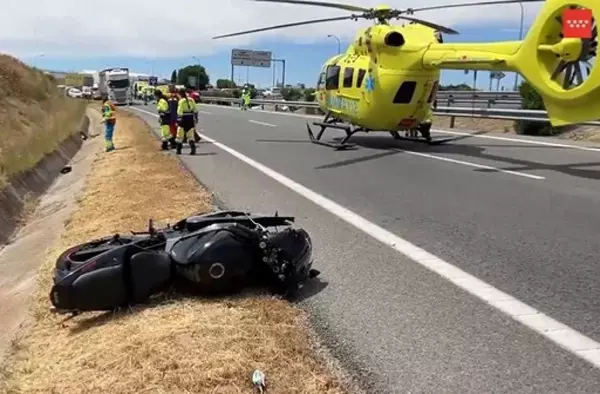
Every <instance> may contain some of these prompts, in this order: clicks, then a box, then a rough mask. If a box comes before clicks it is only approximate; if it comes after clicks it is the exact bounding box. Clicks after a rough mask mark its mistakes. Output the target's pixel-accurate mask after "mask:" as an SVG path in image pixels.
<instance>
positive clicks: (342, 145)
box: [306, 114, 363, 150]
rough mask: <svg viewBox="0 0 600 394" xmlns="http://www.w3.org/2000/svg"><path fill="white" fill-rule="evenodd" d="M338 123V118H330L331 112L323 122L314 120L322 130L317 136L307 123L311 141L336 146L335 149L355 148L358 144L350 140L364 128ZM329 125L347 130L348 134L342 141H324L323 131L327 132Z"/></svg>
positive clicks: (331, 146) (314, 123)
mask: <svg viewBox="0 0 600 394" xmlns="http://www.w3.org/2000/svg"><path fill="white" fill-rule="evenodd" d="M336 123H337V120H336V119H334V118H330V115H329V114H328V115H327V116H325V119H324V120H323V122H313V125H315V126H320V127H321V130H319V134H317V136H316V137H315V135H314V134H313V132H312V130H311V128H310V126H309V125H308V123H307V124H306V129H307V131H308V137H309V138H310V142H312V143H313V144H317V145H323V146H328V147H330V148H334V149H335V150H346V149H350V148H355V147H356V144H354V143H349V142H348V140H349V139H350V137H352V136H353V135H354V134H355V133H357V132H359V131H363V129H362V128H360V127H357V128H352V127H351V126H348V125H339V124H336ZM328 127H331V128H333V129H338V130H344V131H345V132H346V136H345V137H344V138H343V139H342V140H341V141H340V142H330V141H322V140H321V137H322V136H323V133H324V132H325V130H327V128H328Z"/></svg>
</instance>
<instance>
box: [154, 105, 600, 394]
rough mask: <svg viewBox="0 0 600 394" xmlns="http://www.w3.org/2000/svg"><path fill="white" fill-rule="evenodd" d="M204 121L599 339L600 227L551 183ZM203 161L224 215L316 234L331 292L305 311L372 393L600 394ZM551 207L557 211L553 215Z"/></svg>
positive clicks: (266, 128)
mask: <svg viewBox="0 0 600 394" xmlns="http://www.w3.org/2000/svg"><path fill="white" fill-rule="evenodd" d="M203 111H205V112H206V114H203V116H202V128H203V129H204V130H203V133H204V134H206V135H209V136H211V137H213V138H215V139H217V140H218V141H220V142H222V143H225V144H226V145H228V146H230V147H232V148H234V149H236V150H238V151H240V152H242V153H244V154H245V155H247V156H249V157H251V158H253V159H255V160H258V161H260V162H261V163H263V164H265V165H267V166H269V167H270V168H273V169H275V170H276V171H278V172H280V173H282V174H284V175H286V176H288V177H290V178H292V179H293V180H295V181H297V182H300V183H302V184H303V185H305V186H307V187H309V188H311V189H312V190H315V191H317V192H318V193H320V194H322V195H324V196H326V197H329V198H331V199H333V200H334V201H336V202H337V203H339V204H342V205H344V206H346V207H348V208H349V209H351V210H353V211H355V212H358V213H359V214H361V215H362V216H364V217H366V218H368V219H369V220H371V221H373V222H375V223H377V224H379V225H380V226H382V227H385V228H387V229H389V230H391V231H393V232H395V233H398V234H399V235H401V236H402V237H403V238H405V239H407V240H409V241H411V242H413V243H414V244H416V245H419V246H422V247H423V248H425V249H426V250H428V251H430V252H433V253H435V254H436V255H438V256H441V257H443V258H444V259H446V260H447V261H451V262H452V263H453V264H455V265H457V266H459V267H460V268H462V269H464V270H466V271H467V272H469V273H471V274H473V275H475V276H477V277H479V278H480V279H483V280H485V281H486V282H488V283H490V284H492V285H494V286H496V287H497V288H500V289H501V290H504V291H506V292H507V293H509V294H511V295H513V296H515V297H517V298H519V299H521V300H522V301H524V302H526V303H528V304H529V305H531V306H534V307H536V308H538V309H540V310H542V311H544V312H545V313H547V314H549V315H550V316H552V317H554V318H557V319H558V320H560V321H562V322H563V323H566V324H569V325H571V326H572V327H574V328H576V329H578V330H580V331H583V332H584V333H586V334H587V335H590V336H592V337H597V335H598V333H597V331H595V330H596V328H595V326H596V325H597V324H596V323H597V320H598V319H597V317H598V316H597V313H596V311H597V304H596V302H597V301H596V300H597V295H598V294H597V291H598V287H597V286H596V282H595V278H597V277H598V276H597V272H596V268H595V266H594V261H593V259H594V258H595V257H594V256H595V255H597V253H596V252H597V250H596V249H595V248H596V246H595V244H594V243H593V236H594V233H593V231H594V230H593V229H594V228H597V225H598V224H600V223H598V221H597V219H594V215H593V211H588V212H582V211H586V209H588V208H590V207H589V206H590V202H589V201H588V200H587V199H586V195H585V194H584V195H580V196H578V197H573V196H572V195H571V194H568V193H567V194H566V195H561V194H560V193H559V192H557V191H552V188H551V187H550V186H548V185H552V184H554V179H551V177H550V176H549V174H546V175H548V176H547V177H545V178H544V179H532V178H529V177H524V176H521V175H514V174H509V173H498V172H495V173H494V172H489V171H481V170H482V169H481V168H473V167H469V166H466V165H461V164H455V163H448V162H442V161H439V160H437V159H429V158H427V157H421V156H415V155H411V154H405V153H402V152H397V151H389V150H383V151H382V150H380V149H379V150H378V149H373V148H362V149H361V150H359V151H354V152H331V151H329V150H327V148H324V147H319V146H314V145H312V144H308V143H306V141H305V138H306V137H305V136H306V134H305V126H304V125H303V122H304V119H299V118H294V117H284V116H279V115H270V114H261V113H256V112H254V111H247V112H242V111H233V110H228V109H221V108H216V107H209V106H205V107H204V108H203ZM144 116H145V118H146V119H148V121H149V122H150V124H153V125H155V124H156V120H155V119H154V118H153V117H152V116H150V115H144ZM284 118H285V119H287V120H285V121H284V120H283V119H284ZM250 120H252V121H253V122H250ZM284 122H289V123H284ZM303 127H304V129H303ZM464 141H467V140H463V142H464ZM411 145H412V144H411ZM421 149H422V148H421ZM200 152H204V153H210V154H206V155H203V156H199V157H185V156H184V157H183V160H184V161H185V162H187V163H188V165H189V166H190V167H191V168H192V170H193V171H194V172H195V173H196V174H197V175H198V176H199V178H200V179H201V180H202V182H204V183H205V184H207V185H208V186H209V187H211V189H212V190H214V191H215V192H216V193H217V194H218V195H219V197H220V198H222V199H223V200H224V201H225V202H227V203H228V204H229V205H231V206H233V207H235V208H250V209H252V210H261V211H265V210H269V209H274V207H276V208H278V209H280V212H286V213H288V212H291V213H292V214H297V215H298V216H299V217H300V218H301V224H302V225H304V226H306V227H307V228H308V229H309V231H310V232H311V234H313V236H314V237H315V240H316V249H317V253H318V257H319V263H318V264H319V265H320V266H321V267H323V268H324V269H323V271H324V278H325V279H326V280H327V281H328V282H329V286H327V287H326V288H325V289H324V290H322V291H321V292H318V293H317V294H315V295H314V296H313V297H311V298H309V299H308V300H307V301H306V303H307V305H308V306H309V307H310V308H311V309H312V310H313V313H314V316H315V324H316V325H317V329H318V330H319V332H320V333H321V335H322V336H323V337H324V338H325V339H326V341H327V343H328V344H329V345H330V346H331V347H333V349H334V351H335V353H336V354H337V355H338V356H339V357H340V358H341V359H342V360H343V361H344V362H345V363H346V365H347V366H350V367H351V369H353V370H358V371H361V373H362V374H364V375H366V376H367V377H368V379H365V380H367V381H369V382H371V386H370V388H371V389H372V391H373V392H409V391H410V390H412V392H415V391H417V392H461V393H467V392H468V393H470V392H473V393H475V392H478V393H480V392H511V393H520V392H545V393H551V392H556V393H564V392H569V393H575V392H595V390H596V391H597V389H596V387H598V383H599V382H600V377H599V375H598V372H597V371H596V370H591V369H590V367H589V366H588V365H587V364H586V363H584V362H582V361H580V360H579V359H577V358H575V357H574V356H572V355H571V354H569V353H568V352H566V351H564V350H562V349H559V348H558V347H556V345H554V344H553V343H551V342H549V341H548V340H547V339H545V338H543V337H542V336H540V335H537V334H535V333H534V332H533V331H531V330H529V329H527V328H525V327H524V326H522V325H520V324H518V323H516V322H515V321H514V320H512V319H510V318H507V317H506V316H505V315H503V314H501V313H499V312H498V311H496V310H495V309H492V308H491V307H489V306H488V305H485V304H484V303H483V302H481V301H479V300H478V299H476V298H474V297H472V296H470V295H468V294H466V293H465V292H464V291H461V290H460V289H458V288H457V287H456V286H454V285H452V284H450V283H449V282H447V281H444V280H443V279H442V278H441V277H439V276H437V275H435V274H432V273H431V272H429V271H427V270H425V269H424V268H422V267H420V266H418V265H417V264H415V263H413V262H411V261H410V260H408V259H406V258H404V257H403V256H401V255H399V254H398V253H396V252H394V251H393V250H392V249H390V248H382V247H381V245H380V244H379V243H378V242H376V241H374V240H373V239H371V238H369V237H368V236H365V234H364V233H361V232H359V231H357V230H356V229H354V228H352V227H351V226H348V225H347V224H346V223H344V222H342V221H340V220H339V219H337V218H336V217H334V216H333V215H331V214H328V213H327V212H325V211H323V210H322V209H320V208H318V207H316V206H315V205H314V204H312V203H310V202H307V200H306V199H304V198H301V197H299V196H298V195H297V194H295V193H293V192H291V191H290V190H288V189H286V188H284V187H282V186H281V185H279V184H278V183H276V182H274V181H273V180H271V179H269V178H268V177H266V176H264V175H262V174H261V173H259V172H258V171H256V170H254V169H252V168H250V167H248V166H247V165H245V164H244V163H242V162H240V161H239V160H237V159H235V158H233V157H232V156H230V155H228V154H226V153H224V152H223V151H222V150H220V149H218V148H216V147H215V146H213V145H211V144H202V145H201V148H200ZM563 154H564V155H569V154H573V153H572V152H567V153H565V152H562V150H561V152H560V153H559V155H563ZM581 154H584V155H593V154H595V153H593V152H592V153H590V152H576V153H575V155H576V158H578V159H579V156H577V155H581ZM365 156H373V157H371V158H370V160H366V159H365ZM351 159H354V160H355V161H354V162H351V161H350V160H351ZM461 159H462V157H461ZM470 160H471V161H472V162H473V159H472V158H471V159H470ZM341 161H345V162H344V163H341V164H343V165H340V163H339V162H341ZM336 162H338V163H337V164H336ZM495 164H496V165H497V164H498V163H495ZM540 171H541V170H533V171H529V173H530V174H539V173H540ZM374 174H376V175H377V176H374ZM540 176H541V175H540ZM570 177H571V176H568V175H564V174H562V175H560V179H559V181H560V182H562V181H564V182H568V181H569V180H568V179H570ZM562 178H565V179H562ZM567 178H568V179H567ZM561 179H562V180H561ZM557 182H558V181H557ZM573 198H578V199H579V200H573ZM565 200H569V201H570V202H569V203H568V204H565ZM553 208H557V209H559V210H562V211H559V212H558V213H556V212H555V213H553V214H552V215H550V214H549V211H551V210H552V209H553ZM556 231H558V233H553V232H556ZM561 237H566V238H565V239H564V243H562V244H561V243H560V242H558V241H563V240H562V239H561ZM557 240H558V241H557ZM589 242H591V244H589V245H588V244H586V243H589ZM394 390H395V391H394Z"/></svg>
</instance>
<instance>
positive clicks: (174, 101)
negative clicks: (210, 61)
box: [168, 85, 180, 149]
mask: <svg viewBox="0 0 600 394" xmlns="http://www.w3.org/2000/svg"><path fill="white" fill-rule="evenodd" d="M179 99H180V97H179V95H178V94H177V91H176V90H175V86H173V85H170V86H169V99H168V102H169V109H170V111H171V122H170V123H169V130H170V132H171V138H170V139H169V143H170V147H171V149H176V148H177V143H176V142H175V139H176V138H177V107H178V106H179Z"/></svg>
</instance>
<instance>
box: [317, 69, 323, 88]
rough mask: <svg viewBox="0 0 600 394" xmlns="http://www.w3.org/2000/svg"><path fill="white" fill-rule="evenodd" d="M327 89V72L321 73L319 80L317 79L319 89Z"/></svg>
mask: <svg viewBox="0 0 600 394" xmlns="http://www.w3.org/2000/svg"><path fill="white" fill-rule="evenodd" d="M324 89H325V72H322V73H321V74H319V80H318V81H317V90H324Z"/></svg>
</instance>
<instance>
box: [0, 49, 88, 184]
mask: <svg viewBox="0 0 600 394" xmlns="http://www.w3.org/2000/svg"><path fill="white" fill-rule="evenodd" d="M85 108H86V102H85V101H83V100H72V99H69V98H68V97H65V96H64V94H63V93H62V92H60V91H59V89H58V88H57V87H56V84H55V82H54V81H53V79H52V78H51V77H50V76H47V75H45V74H44V73H42V72H41V71H39V70H35V69H33V68H30V67H27V66H26V65H25V64H23V63H22V62H20V61H19V60H17V59H15V58H13V57H11V56H8V55H4V54H1V53H0V189H2V187H3V186H4V185H5V184H6V182H8V181H9V180H10V179H11V178H13V177H14V176H16V175H18V174H20V173H22V172H24V171H26V170H29V169H30V168H32V167H33V166H35V164H36V163H38V162H39V161H40V160H41V159H42V158H43V157H44V156H45V155H46V154H48V153H50V152H52V151H54V150H55V149H56V148H57V147H58V145H59V144H60V143H61V142H62V141H63V140H64V139H66V138H67V137H69V136H70V135H72V134H73V133H74V132H75V131H77V126H78V125H79V122H80V121H81V119H82V118H83V115H84V112H85Z"/></svg>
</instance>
